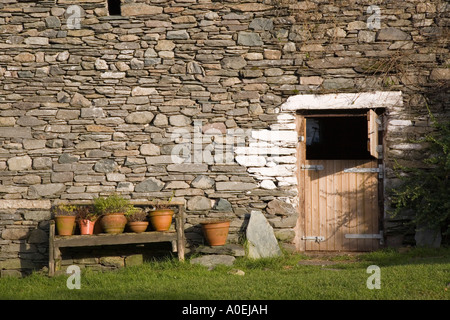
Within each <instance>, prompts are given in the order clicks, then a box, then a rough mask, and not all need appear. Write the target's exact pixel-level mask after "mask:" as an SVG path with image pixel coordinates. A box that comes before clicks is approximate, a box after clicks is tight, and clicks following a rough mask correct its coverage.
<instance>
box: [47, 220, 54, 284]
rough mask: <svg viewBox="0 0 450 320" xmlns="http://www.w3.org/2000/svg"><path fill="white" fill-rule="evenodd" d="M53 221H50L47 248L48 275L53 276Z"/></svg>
mask: <svg viewBox="0 0 450 320" xmlns="http://www.w3.org/2000/svg"><path fill="white" fill-rule="evenodd" d="M54 240H55V221H53V220H52V221H50V232H49V246H48V256H49V257H48V274H49V276H51V277H52V276H53V275H54V274H55V246H54Z"/></svg>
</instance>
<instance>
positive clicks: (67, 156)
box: [58, 153, 80, 163]
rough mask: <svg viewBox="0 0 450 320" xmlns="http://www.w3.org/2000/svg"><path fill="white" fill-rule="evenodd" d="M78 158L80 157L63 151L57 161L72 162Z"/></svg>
mask: <svg viewBox="0 0 450 320" xmlns="http://www.w3.org/2000/svg"><path fill="white" fill-rule="evenodd" d="M79 159H80V157H79V156H75V155H71V154H68V153H63V154H62V155H61V156H60V157H59V159H58V162H59V163H74V162H77V161H78V160H79Z"/></svg>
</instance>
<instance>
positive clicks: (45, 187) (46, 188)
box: [29, 183, 66, 197]
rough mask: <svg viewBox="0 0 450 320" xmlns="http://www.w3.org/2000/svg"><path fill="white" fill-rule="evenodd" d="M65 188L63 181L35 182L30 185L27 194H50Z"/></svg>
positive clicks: (43, 195)
mask: <svg viewBox="0 0 450 320" xmlns="http://www.w3.org/2000/svg"><path fill="white" fill-rule="evenodd" d="M65 189H66V187H65V185H64V184H63V183H49V184H36V185H33V186H31V187H30V189H29V194H30V195H33V196H40V197H46V196H52V195H54V194H57V193H61V192H63V191H64V190H65Z"/></svg>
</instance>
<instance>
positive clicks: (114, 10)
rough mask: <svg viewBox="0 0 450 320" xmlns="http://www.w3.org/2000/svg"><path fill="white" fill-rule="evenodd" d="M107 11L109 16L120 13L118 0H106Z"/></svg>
mask: <svg viewBox="0 0 450 320" xmlns="http://www.w3.org/2000/svg"><path fill="white" fill-rule="evenodd" d="M108 13H109V15H110V16H120V15H122V11H121V8H120V0H108Z"/></svg>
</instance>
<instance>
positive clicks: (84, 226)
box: [78, 219, 95, 235]
mask: <svg viewBox="0 0 450 320" xmlns="http://www.w3.org/2000/svg"><path fill="white" fill-rule="evenodd" d="M78 226H79V227H80V234H83V235H89V234H94V226H95V221H91V220H88V219H80V220H79V221H78Z"/></svg>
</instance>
